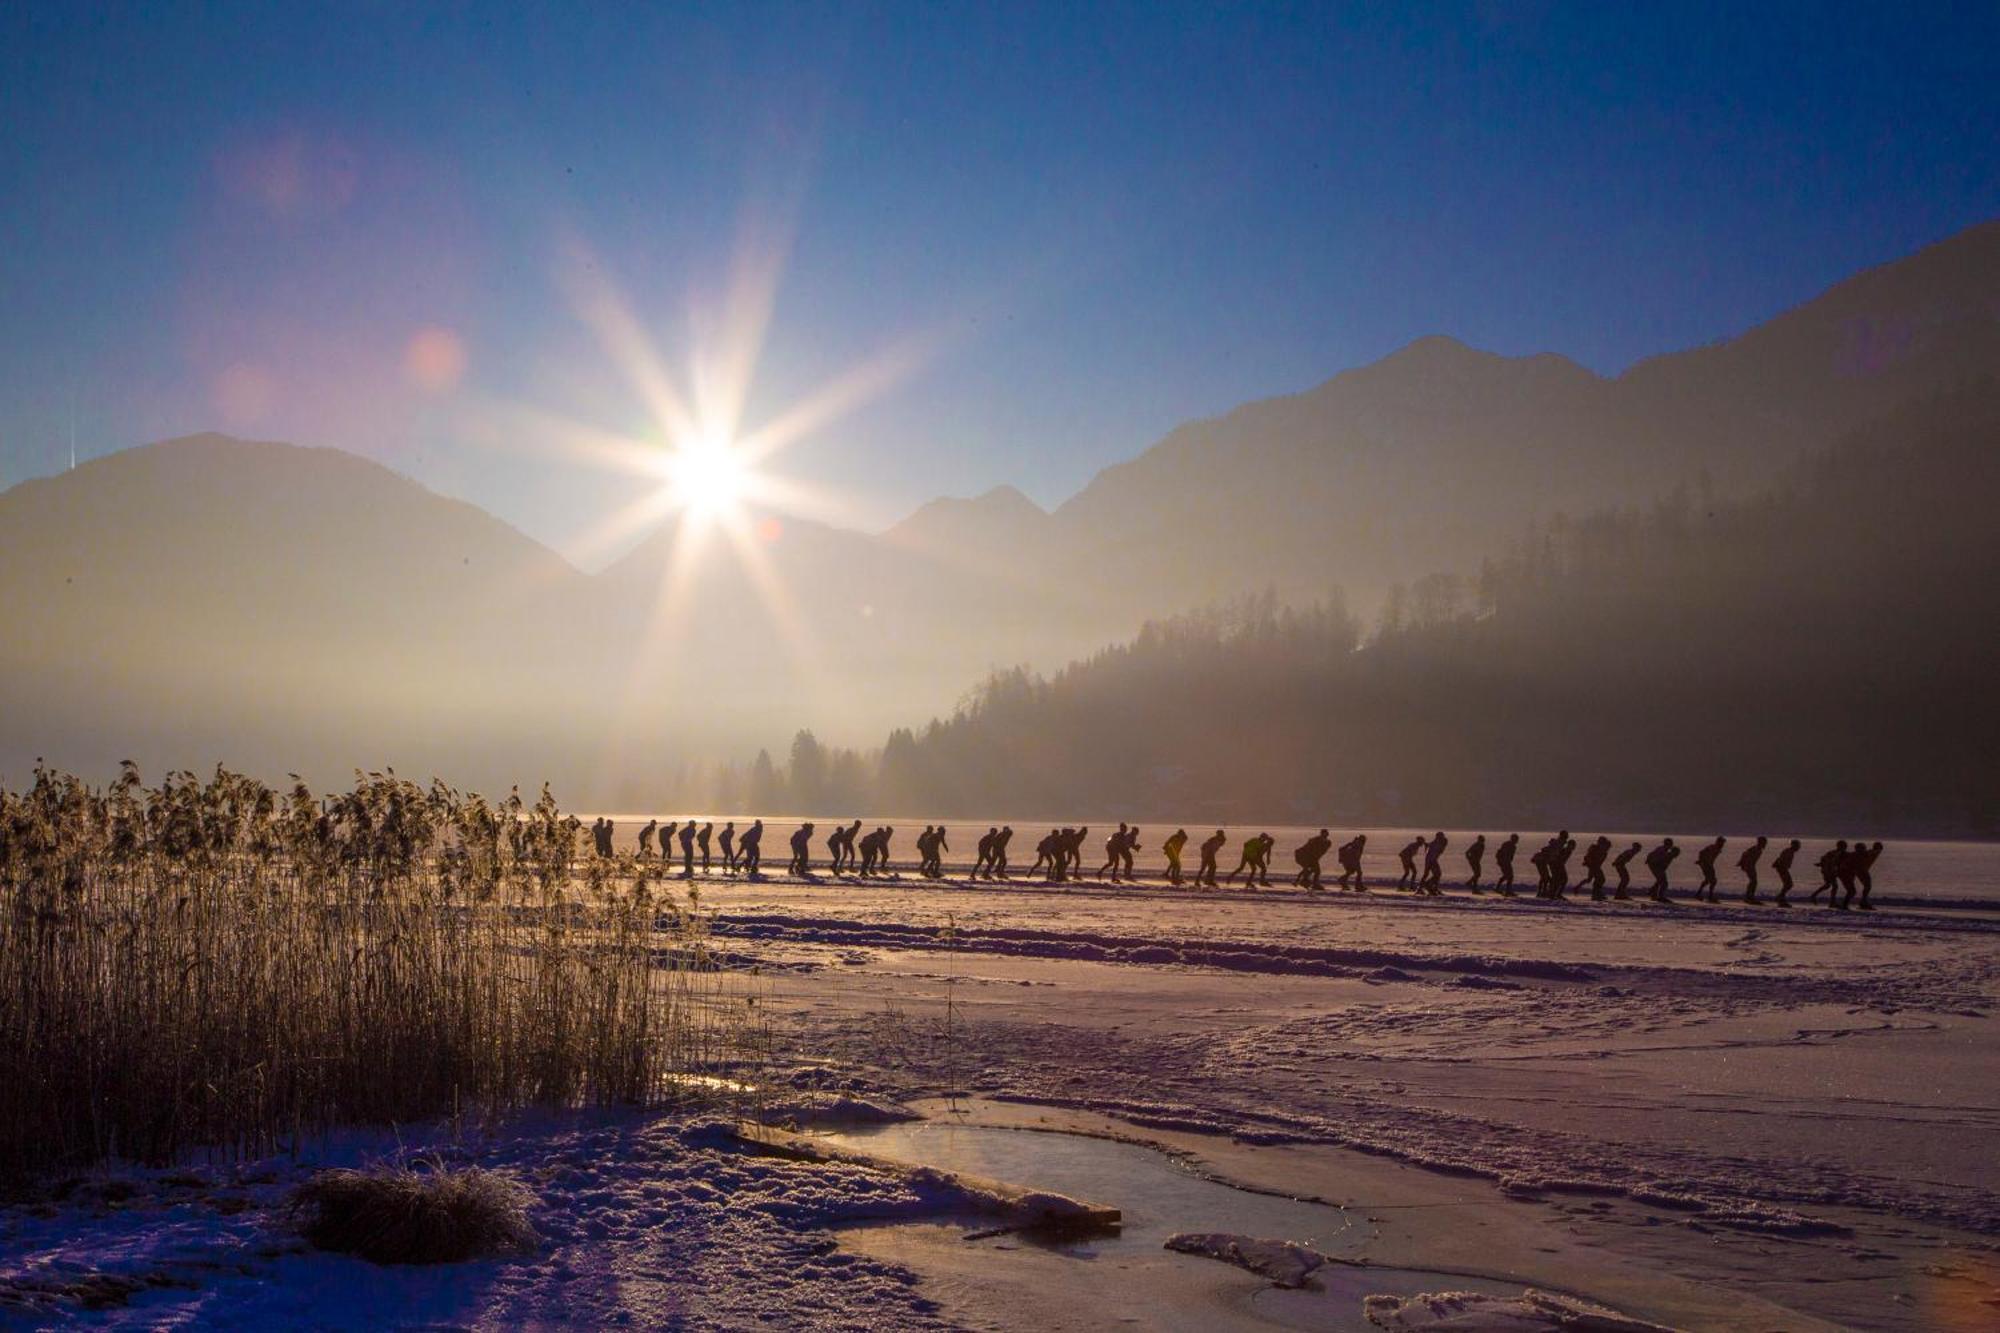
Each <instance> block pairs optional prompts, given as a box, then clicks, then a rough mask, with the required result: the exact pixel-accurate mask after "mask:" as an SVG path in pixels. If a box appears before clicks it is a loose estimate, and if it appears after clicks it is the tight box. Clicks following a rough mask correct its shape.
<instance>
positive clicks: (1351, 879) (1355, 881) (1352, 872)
mask: <svg viewBox="0 0 2000 1333" xmlns="http://www.w3.org/2000/svg"><path fill="white" fill-rule="evenodd" d="M1367 850H1368V835H1367V834H1366V833H1357V834H1355V835H1354V836H1353V837H1351V838H1349V839H1348V840H1347V841H1346V842H1343V843H1342V844H1340V851H1339V852H1338V853H1336V855H1337V856H1338V857H1339V858H1340V887H1341V888H1343V889H1353V890H1354V891H1355V892H1356V893H1366V892H1367V891H1368V882H1367V880H1365V879H1364V878H1363V877H1362V874H1361V854H1362V853H1363V852H1365V851H1367Z"/></svg>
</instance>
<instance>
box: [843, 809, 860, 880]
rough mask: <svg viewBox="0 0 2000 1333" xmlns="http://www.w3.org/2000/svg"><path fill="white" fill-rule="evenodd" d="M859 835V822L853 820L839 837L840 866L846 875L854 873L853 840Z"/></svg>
mask: <svg viewBox="0 0 2000 1333" xmlns="http://www.w3.org/2000/svg"><path fill="white" fill-rule="evenodd" d="M860 835H861V821H860V820H858V819H857V820H855V821H854V822H853V823H852V824H849V825H848V826H847V828H846V829H845V830H844V831H842V833H841V835H840V851H841V858H840V864H841V867H842V869H844V870H845V871H846V872H847V873H848V874H850V875H851V874H853V873H854V862H855V855H854V840H855V838H857V837H859V836H860Z"/></svg>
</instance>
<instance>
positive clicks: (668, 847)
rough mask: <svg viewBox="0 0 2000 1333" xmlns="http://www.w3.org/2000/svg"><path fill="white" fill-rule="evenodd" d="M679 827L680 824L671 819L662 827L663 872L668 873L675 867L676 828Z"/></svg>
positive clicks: (661, 856)
mask: <svg viewBox="0 0 2000 1333" xmlns="http://www.w3.org/2000/svg"><path fill="white" fill-rule="evenodd" d="M679 827H680V825H679V824H677V823H675V822H674V821H673V820H671V819H669V820H668V821H667V822H666V824H665V826H664V827H662V828H661V829H660V860H661V861H662V862H664V863H665V864H663V865H662V866H661V867H660V872H661V873H662V874H666V873H668V872H670V871H672V870H673V868H674V830H675V829H678V828H679Z"/></svg>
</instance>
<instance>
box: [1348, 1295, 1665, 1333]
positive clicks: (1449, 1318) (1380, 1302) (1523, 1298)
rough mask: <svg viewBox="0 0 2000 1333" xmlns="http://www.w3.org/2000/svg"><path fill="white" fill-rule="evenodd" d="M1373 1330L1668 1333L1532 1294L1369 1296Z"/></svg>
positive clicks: (1568, 1300) (1584, 1304)
mask: <svg viewBox="0 0 2000 1333" xmlns="http://www.w3.org/2000/svg"><path fill="white" fill-rule="evenodd" d="M1362 1311H1363V1313H1365V1314H1366V1315H1367V1316H1368V1322H1369V1323H1371V1324H1373V1325H1375V1326H1376V1327H1377V1328H1390V1329H1438V1330H1446V1329H1449V1330H1455V1331H1456V1333H1535V1331H1536V1330H1546V1329H1567V1330H1571V1333H1672V1330H1670V1329H1667V1328H1666V1327H1665V1326H1663V1325H1660V1324H1649V1323H1647V1322H1646V1321H1644V1320H1643V1319H1628V1318H1627V1317H1625V1316H1624V1315H1622V1314H1619V1313H1617V1312H1616V1311H1614V1310H1607V1309H1605V1308H1604V1307H1603V1306H1601V1305H1592V1304H1591V1303H1589V1302H1588V1301H1580V1300H1576V1299H1575V1298H1573V1297H1569V1296H1557V1295H1555V1294H1553V1293H1551V1292H1546V1291H1536V1290H1535V1289H1534V1288H1532V1287H1530V1288H1529V1289H1528V1290H1526V1291H1524V1292H1522V1293H1521V1294H1520V1295H1519V1296H1482V1295H1478V1294H1475V1293H1473V1292H1469V1291H1440V1292H1430V1293H1426V1294H1425V1295H1422V1296H1370V1297H1369V1298H1368V1299H1367V1300H1366V1301H1364V1302H1362Z"/></svg>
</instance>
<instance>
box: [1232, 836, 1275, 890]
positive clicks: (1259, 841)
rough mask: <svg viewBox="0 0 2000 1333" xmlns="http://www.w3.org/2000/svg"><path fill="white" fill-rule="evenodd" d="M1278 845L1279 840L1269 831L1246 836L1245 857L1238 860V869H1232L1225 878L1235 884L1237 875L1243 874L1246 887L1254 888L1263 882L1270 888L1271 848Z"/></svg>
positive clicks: (1244, 841) (1244, 844) (1244, 842)
mask: <svg viewBox="0 0 2000 1333" xmlns="http://www.w3.org/2000/svg"><path fill="white" fill-rule="evenodd" d="M1277 845H1278V840H1277V839H1276V838H1274V837H1272V836H1271V835H1270V834H1268V833H1259V834H1257V835H1256V836H1255V837H1250V838H1245V839H1244V840H1243V859H1242V860H1241V861H1238V862H1237V863H1236V869H1234V870H1232V871H1230V872H1229V873H1228V874H1227V875H1226V876H1224V878H1225V879H1227V880H1228V881H1229V882H1230V883H1231V884H1234V883H1235V882H1236V877H1237V876H1238V875H1243V877H1244V878H1243V887H1244V888H1246V889H1248V888H1254V887H1256V886H1257V885H1258V884H1259V883H1262V884H1263V885H1264V887H1265V888H1269V887H1270V886H1271V849H1272V848H1274V847H1276V846H1277Z"/></svg>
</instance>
